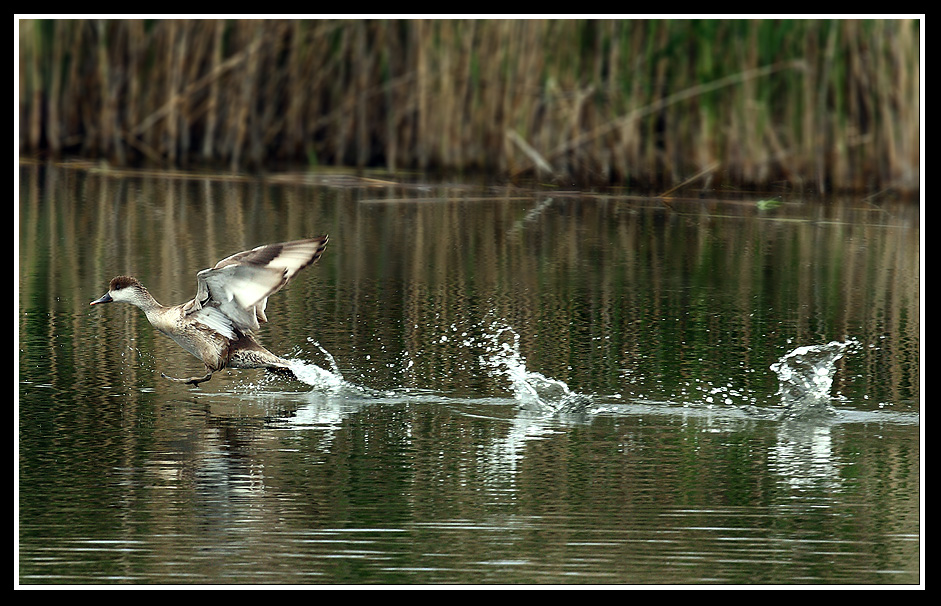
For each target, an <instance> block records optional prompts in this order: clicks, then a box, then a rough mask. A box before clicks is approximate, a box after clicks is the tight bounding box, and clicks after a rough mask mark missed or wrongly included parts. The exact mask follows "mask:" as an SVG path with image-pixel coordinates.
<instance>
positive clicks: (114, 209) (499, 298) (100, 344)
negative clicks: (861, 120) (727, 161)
mask: <svg viewBox="0 0 941 606" xmlns="http://www.w3.org/2000/svg"><path fill="white" fill-rule="evenodd" d="M22 177H23V181H22V186H21V192H20V193H21V197H20V241H19V260H20V275H19V316H18V324H19V330H18V338H19V377H18V378H19V408H18V415H19V417H18V421H19V426H18V429H19V434H18V437H19V518H18V522H19V548H20V552H19V556H20V561H19V578H20V581H21V582H23V583H322V584H334V583H344V584H345V583H396V584H399V583H559V584H561V583H619V584H623V583H638V584H644V583H656V584H663V583H849V584H854V583H917V582H920V578H919V559H920V554H921V551H920V543H919V540H920V529H921V527H920V521H919V506H920V486H919V470H920V444H919V429H920V427H919V414H918V413H919V411H918V402H919V399H920V394H919V391H918V390H919V348H920V344H919V331H920V326H919V309H918V297H919V284H918V275H917V268H918V256H919V248H918V232H919V224H918V217H917V209H914V210H915V212H914V214H913V212H912V209H908V208H906V207H901V208H882V209H876V208H874V207H872V206H871V205H864V206H859V205H854V204H827V205H804V204H800V203H799V201H794V202H791V203H788V202H785V203H784V204H782V205H781V206H780V207H778V208H777V209H774V211H771V212H769V211H759V210H757V209H756V208H755V207H754V205H750V204H747V201H739V202H735V201H726V202H719V201H715V200H713V201H708V200H695V201H682V200H674V201H672V202H671V205H670V208H669V209H668V208H667V207H665V206H664V205H662V204H661V203H659V202H658V201H656V200H646V199H640V198H632V197H629V196H612V195H604V196H602V195H590V196H584V195H582V196H579V195H575V194H567V193H565V192H553V194H552V195H551V196H544V195H543V194H541V193H539V192H527V191H510V190H500V191H495V190H488V189H486V188H477V187H429V188H399V189H395V188H386V189H356V188H348V189H329V188H317V187H309V186H290V185H283V184H279V185H273V184H265V183H263V182H261V181H252V180H244V181H236V180H232V181H229V182H218V181H196V180H194V181H174V180H164V179H159V178H155V177H149V178H141V179H131V178H117V177H105V176H96V175H90V174H87V173H82V172H80V171H71V170H62V169H58V170H51V169H50V170H38V169H35V168H25V169H24V170H23V173H22ZM323 232H327V233H329V234H330V236H331V248H330V249H329V251H328V253H327V255H326V256H324V258H323V259H322V260H321V262H320V264H319V265H318V266H316V267H314V268H312V269H311V270H310V271H309V272H308V275H306V276H304V277H303V279H299V280H296V281H295V282H292V284H291V285H290V287H289V288H287V289H285V290H284V291H282V292H280V293H278V294H277V295H276V296H275V297H273V298H272V299H271V300H270V301H269V307H268V316H269V318H270V320H271V322H270V323H269V324H268V325H266V326H265V328H264V329H263V331H262V334H261V335H260V340H261V341H262V342H263V343H264V344H265V345H266V346H267V347H269V349H271V350H272V351H274V352H275V353H277V354H279V355H283V356H285V357H286V358H288V359H290V360H291V363H292V365H293V367H294V369H295V371H296V374H297V376H298V377H300V378H301V380H300V381H296V380H289V379H286V378H285V377H281V376H276V375H268V374H265V373H264V372H263V371H254V370H246V371H237V370H228V371H224V372H220V373H217V376H215V377H214V378H213V380H212V381H211V382H209V383H206V384H204V385H203V386H201V387H200V388H198V389H192V388H190V387H188V386H185V385H178V384H174V383H170V382H167V381H163V380H161V379H160V377H159V375H160V373H161V372H166V373H167V374H170V375H177V376H182V375H184V374H187V373H189V374H192V371H194V370H195V369H198V368H200V366H199V362H198V361H197V360H196V359H195V358H193V357H192V356H189V354H186V352H183V351H182V350H180V349H179V348H178V347H177V346H176V345H175V344H174V343H172V342H171V341H170V340H169V339H166V338H163V337H160V336H159V335H156V334H155V333H154V332H153V330H152V328H151V327H150V325H149V324H148V323H147V321H146V319H145V318H144V317H143V316H142V314H140V313H139V312H138V311H137V310H136V309H133V308H131V307H130V306H125V308H124V309H112V310H109V311H110V312H111V313H107V314H102V313H97V310H95V309H91V310H89V308H88V306H87V301H88V300H89V299H90V298H93V297H94V296H96V295H97V294H100V292H99V291H101V289H102V288H103V287H104V286H106V282H107V280H108V279H109V278H110V277H111V276H113V275H116V274H119V273H133V274H136V275H138V276H139V277H140V278H141V279H142V280H143V281H144V282H145V283H147V284H149V285H150V284H152V285H153V286H152V287H151V290H152V291H153V292H154V294H155V296H157V298H158V299H159V300H162V301H166V302H170V301H173V302H179V301H182V300H185V299H186V298H188V297H191V296H192V289H193V288H195V273H196V271H198V270H199V269H202V268H204V267H207V266H209V265H210V264H211V263H214V262H215V261H216V260H217V259H219V258H222V257H223V256H225V255H226V254H229V253H231V252H234V251H238V250H245V249H246V248H248V247H251V246H254V245H257V244H260V243H264V242H273V241H282V240H287V239H294V238H300V237H303V236H305V235H309V234H311V233H323ZM850 342H853V343H856V342H858V346H856V345H854V346H853V347H852V348H851V351H850V350H849V349H846V347H845V346H846V345H847V344H848V343H850ZM834 343H836V344H839V345H840V347H836V346H835V345H834ZM819 344H829V345H819ZM811 354H812V355H811ZM820 356H822V357H820ZM811 360H812V361H811ZM798 362H800V363H801V364H803V368H804V369H809V370H810V374H801V364H798ZM772 365H774V366H775V368H774V369H773V370H772ZM784 375H786V377H785V376H784ZM798 377H804V378H802V379H800V381H798V380H797V378H798ZM808 377H809V382H806V381H807V380H808ZM792 388H793V389H797V390H798V391H800V393H801V394H803V395H807V394H813V396H814V397H813V398H812V399H813V400H814V401H815V402H823V403H825V404H826V406H827V408H828V409H829V410H831V412H832V414H827V415H824V416H822V417H818V418H806V416H804V415H793V414H788V415H785V417H784V418H780V417H781V411H782V407H788V406H791V407H790V409H789V410H792V411H793V410H794V408H793V406H792V405H793V403H794V401H795V400H794V393H793V392H792V391H790V390H791V389H792ZM797 400H800V396H798V397H797ZM834 404H835V405H834Z"/></svg>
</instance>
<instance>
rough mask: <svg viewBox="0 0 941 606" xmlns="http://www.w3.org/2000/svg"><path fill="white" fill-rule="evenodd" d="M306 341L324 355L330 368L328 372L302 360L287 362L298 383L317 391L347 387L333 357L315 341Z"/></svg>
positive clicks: (309, 339)
mask: <svg viewBox="0 0 941 606" xmlns="http://www.w3.org/2000/svg"><path fill="white" fill-rule="evenodd" d="M307 341H308V342H309V343H311V344H312V345H314V346H315V347H316V348H317V349H319V350H320V352H321V353H322V354H323V355H324V358H325V359H326V360H327V364H328V365H329V366H330V370H327V369H325V368H321V367H320V366H317V365H316V364H312V363H310V362H306V361H304V360H288V362H289V363H290V366H291V372H293V373H294V376H295V377H297V378H298V379H299V380H300V381H302V382H304V383H307V384H308V385H310V386H312V387H317V388H319V389H339V388H340V387H343V386H345V385H347V382H346V380H345V379H344V378H343V374H342V373H341V372H340V367H339V366H338V365H337V361H336V360H335V359H334V357H333V355H332V354H331V353H330V352H329V351H327V350H326V349H324V348H323V346H321V345H320V343H318V342H317V341H314V340H313V339H311V338H309V337H308V339H307Z"/></svg>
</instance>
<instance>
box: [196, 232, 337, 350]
mask: <svg viewBox="0 0 941 606" xmlns="http://www.w3.org/2000/svg"><path fill="white" fill-rule="evenodd" d="M326 246H327V236H321V237H319V238H310V239H307V240H295V241H293V242H281V243H278V244H265V245H263V246H258V247H257V248H253V249H251V250H246V251H244V252H240V253H236V254H234V255H232V256H230V257H226V258H225V259H223V260H221V261H219V262H218V263H216V265H215V267H212V268H211V269H204V270H202V271H201V272H199V273H198V274H196V297H195V298H194V299H193V300H192V301H190V302H189V303H188V304H187V306H186V313H187V314H189V313H194V312H197V311H200V310H202V309H203V308H205V307H214V308H217V309H218V310H219V311H220V312H222V314H224V315H225V316H226V317H227V318H229V319H231V321H232V323H233V324H234V325H235V326H236V327H237V328H238V329H240V330H241V331H243V332H247V331H252V330H257V329H258V326H259V321H261V322H267V321H268V318H267V317H266V316H265V306H266V305H267V303H268V297H270V296H271V295H273V294H274V293H276V292H278V291H279V290H281V289H282V288H284V286H285V285H286V284H287V283H288V282H289V281H290V280H291V278H293V277H294V276H295V275H296V274H297V272H299V271H300V270H302V269H304V268H305V267H307V266H308V265H310V264H312V263H314V262H315V261H316V260H317V259H319V258H320V256H321V255H322V254H323V251H324V249H325V248H326Z"/></svg>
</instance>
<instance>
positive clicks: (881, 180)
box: [18, 19, 920, 192]
mask: <svg viewBox="0 0 941 606" xmlns="http://www.w3.org/2000/svg"><path fill="white" fill-rule="evenodd" d="M919 38H920V24H919V23H918V22H917V21H910V20H833V21H831V20H784V21H779V20H757V21H746V20H663V21H660V20H601V21H596V20H537V19H533V20H349V21H342V20H22V21H20V23H19V116H18V119H19V127H20V129H19V130H20V141H19V144H20V149H21V152H22V153H23V154H47V155H49V156H52V157H61V156H64V155H81V156H84V157H89V158H96V159H98V158H100V159H104V160H106V161H107V162H108V163H110V164H112V165H115V166H140V165H147V166H159V167H166V168H192V167H197V166H198V167H214V168H224V169H226V170H231V171H243V170H259V171H262V170H263V171H272V170H280V169H285V168H292V167H293V168H296V167H298V166H303V167H322V166H349V167H356V168H367V167H379V168H383V169H387V170H389V171H393V172H395V171H401V170H406V169H408V170H420V171H435V172H441V173H445V174H461V175H468V174H474V173H484V174H487V175H491V176H500V177H502V178H528V177H535V178H538V179H542V180H552V179H555V180H558V181H559V182H564V183H566V184H569V183H573V182H574V183H578V184H586V185H587V184H592V185H609V184H617V185H630V186H637V187H650V188H664V187H675V186H677V185H680V184H685V183H696V184H697V186H708V187H736V188H741V187H759V188H767V187H786V188H800V189H804V190H810V191H817V192H831V191H836V190H860V191H878V190H882V189H886V188H894V189H897V190H903V191H904V190H907V191H913V190H916V189H917V187H918V184H919V133H920V130H919V79H920V62H919V60H920V56H919V45H920V39H919Z"/></svg>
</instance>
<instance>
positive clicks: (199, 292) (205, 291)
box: [90, 235, 328, 387]
mask: <svg viewBox="0 0 941 606" xmlns="http://www.w3.org/2000/svg"><path fill="white" fill-rule="evenodd" d="M327 241H328V237H327V236H326V235H323V236H319V237H315V238H307V239H304V240H294V241H292V242H281V243H278V244H265V245H262V246H258V247H256V248H253V249H251V250H246V251H243V252H239V253H236V254H234V255H231V256H228V257H226V258H225V259H222V260H221V261H219V262H218V263H216V264H215V266H213V267H211V268H209V269H204V270H202V271H200V272H198V273H197V274H196V296H195V297H193V298H192V299H190V300H189V301H187V302H185V303H181V304H179V305H170V306H167V305H161V304H160V303H158V302H157V300H156V299H155V298H154V297H153V295H151V294H150V292H148V290H147V289H146V288H145V287H144V285H143V284H141V282H140V280H138V279H137V278H135V277H133V276H115V277H114V278H112V280H111V282H110V283H109V284H108V292H106V293H105V294H104V295H102V296H101V297H99V298H97V299H95V300H94V301H92V302H91V303H90V305H101V304H104V303H113V302H117V303H130V304H131V305H135V306H137V307H139V308H140V309H141V311H143V312H144V315H146V316H147V320H148V321H149V322H150V324H151V325H152V326H153V327H154V328H155V329H156V330H157V331H158V332H160V333H162V334H164V335H166V336H168V337H170V338H171V339H173V340H174V341H176V343H177V344H178V345H180V346H181V347H182V348H183V349H185V350H186V351H188V352H189V353H191V354H193V355H194V356H196V357H197V358H199V359H200V360H202V362H203V364H204V365H205V366H206V374H204V375H201V376H194V377H188V378H175V377H170V376H168V375H166V374H163V373H161V376H162V377H163V378H165V379H169V380H170V381H175V382H178V383H186V384H189V385H192V386H194V387H198V386H199V384H200V383H204V382H206V381H208V380H209V379H211V378H212V376H213V374H214V373H216V372H219V371H220V370H222V369H223V368H265V369H268V370H272V371H275V372H280V373H287V374H293V373H292V372H291V369H290V364H289V362H288V361H287V360H285V359H284V358H282V357H280V356H277V355H275V354H273V353H271V352H270V351H268V350H267V349H265V348H264V347H263V346H262V345H261V344H260V343H259V342H258V340H257V339H256V337H255V335H254V333H255V331H257V330H258V329H259V327H260V325H261V324H262V323H265V322H267V321H268V317H267V315H266V314H265V307H266V306H267V304H268V297H270V296H271V295H273V294H275V293H276V292H278V291H279V290H281V289H282V288H284V287H285V286H286V285H287V284H288V282H290V281H291V279H292V278H293V277H294V276H295V275H296V274H297V272H299V271H300V270H302V269H304V268H305V267H307V266H309V265H312V264H313V263H315V262H316V261H317V260H318V259H320V257H321V255H323V253H324V250H325V249H326V246H327Z"/></svg>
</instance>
